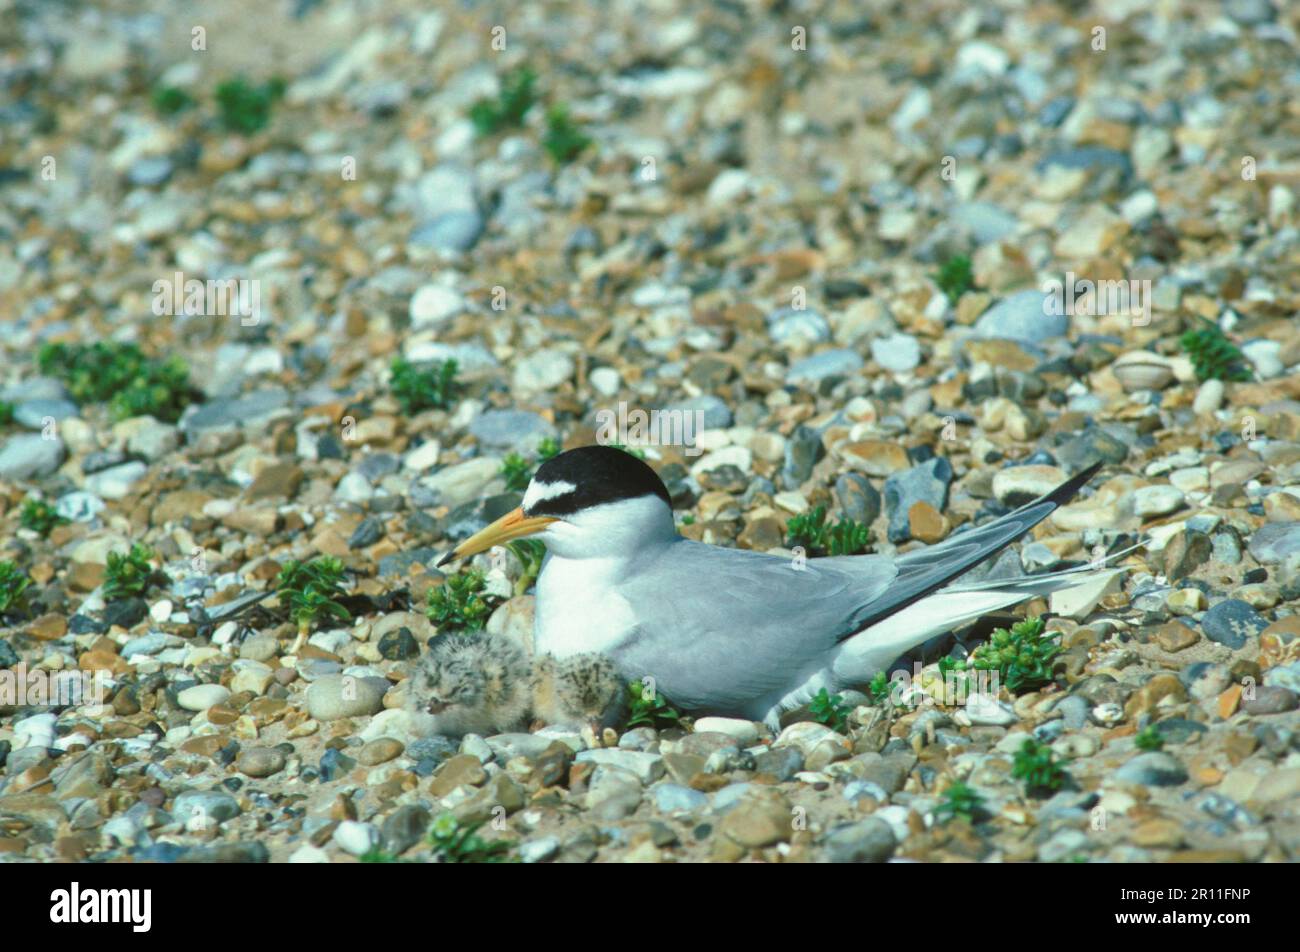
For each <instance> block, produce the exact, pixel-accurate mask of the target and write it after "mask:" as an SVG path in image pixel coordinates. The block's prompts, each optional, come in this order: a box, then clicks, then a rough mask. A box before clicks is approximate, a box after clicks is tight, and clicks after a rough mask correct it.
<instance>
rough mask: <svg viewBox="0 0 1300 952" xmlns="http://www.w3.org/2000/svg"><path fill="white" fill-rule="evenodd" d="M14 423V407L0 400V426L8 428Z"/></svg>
mask: <svg viewBox="0 0 1300 952" xmlns="http://www.w3.org/2000/svg"><path fill="white" fill-rule="evenodd" d="M12 422H14V405H13V404H12V403H9V402H8V401H6V400H0V426H8V425H9V424H10V423H12Z"/></svg>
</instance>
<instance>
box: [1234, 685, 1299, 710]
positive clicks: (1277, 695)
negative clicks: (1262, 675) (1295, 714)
mask: <svg viewBox="0 0 1300 952" xmlns="http://www.w3.org/2000/svg"><path fill="white" fill-rule="evenodd" d="M1296 702H1297V696H1296V693H1295V692H1294V691H1290V690H1288V689H1287V688H1282V687H1272V686H1270V685H1267V684H1261V685H1257V686H1256V687H1255V689H1254V691H1253V693H1252V695H1251V696H1249V697H1248V696H1246V694H1244V693H1243V694H1242V699H1241V709H1242V710H1243V711H1245V712H1246V713H1247V714H1282V713H1284V712H1286V711H1294V710H1295V709H1296Z"/></svg>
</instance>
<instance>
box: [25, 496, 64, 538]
mask: <svg viewBox="0 0 1300 952" xmlns="http://www.w3.org/2000/svg"><path fill="white" fill-rule="evenodd" d="M18 521H19V522H20V523H21V525H22V527H23V528H24V529H31V530H32V531H33V532H35V533H36V534H37V535H39V536H40V537H41V538H42V539H43V538H45V537H46V536H48V535H49V534H50V532H51V531H52V530H53V529H54V527H55V526H60V525H63V524H64V523H65V522H67V521H68V520H67V519H64V518H63V517H62V516H61V515H59V514H58V513H57V512H55V510H54V507H53V506H51V505H50V504H49V503H48V502H46V501H45V500H44V499H34V498H33V499H28V500H27V501H26V502H24V503H23V510H22V512H21V514H19V516H18Z"/></svg>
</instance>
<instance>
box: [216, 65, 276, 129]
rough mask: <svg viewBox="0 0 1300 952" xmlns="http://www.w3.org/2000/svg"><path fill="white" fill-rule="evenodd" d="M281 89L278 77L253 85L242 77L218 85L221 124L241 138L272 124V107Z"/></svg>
mask: <svg viewBox="0 0 1300 952" xmlns="http://www.w3.org/2000/svg"><path fill="white" fill-rule="evenodd" d="M284 90H285V83H284V80H283V79H280V78H278V77H275V78H272V79H268V80H267V81H266V82H264V83H261V84H259V85H256V86H254V85H253V84H252V83H250V82H248V81H247V80H246V79H244V78H243V77H242V76H238V77H236V78H234V79H228V80H226V81H225V82H223V83H221V84H219V85H218V86H217V110H218V113H219V115H220V117H221V124H222V125H223V126H225V127H226V128H227V129H229V130H230V131H231V132H239V133H242V134H243V135H252V134H254V133H255V132H260V131H261V130H262V129H263V128H264V127H265V126H266V124H267V123H268V122H270V121H271V107H272V106H273V105H274V104H275V102H276V100H277V99H279V98H280V97H281V96H283V95H284Z"/></svg>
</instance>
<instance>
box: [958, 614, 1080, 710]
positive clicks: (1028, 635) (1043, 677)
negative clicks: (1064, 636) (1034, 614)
mask: <svg viewBox="0 0 1300 952" xmlns="http://www.w3.org/2000/svg"><path fill="white" fill-rule="evenodd" d="M1043 627H1044V626H1043V620H1042V619H1041V618H1026V619H1025V620H1024V621H1020V622H1016V624H1014V625H1012V626H1011V629H1010V630H1007V629H1006V628H998V629H995V630H994V632H993V634H992V635H991V636H990V637H989V640H988V642H986V643H985V644H982V645H980V646H979V647H977V648H976V649H975V650H974V651H972V652H971V654H970V657H969V658H967V659H966V661H965V662H953V663H951V664H950V669H951V670H956V671H996V672H997V675H998V680H999V682H1000V683H1001V684H1003V685H1005V687H1006V689H1007V690H1008V691H1010V692H1011V693H1012V694H1023V693H1024V692H1026V691H1032V690H1035V689H1036V688H1040V687H1042V686H1043V685H1045V684H1050V683H1051V682H1052V661H1053V659H1055V657H1056V656H1057V655H1058V654H1060V653H1061V641H1060V638H1061V633H1060V632H1053V633H1052V634H1051V635H1049V636H1047V637H1043ZM941 668H942V665H941Z"/></svg>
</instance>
